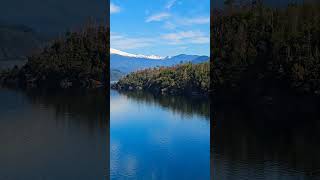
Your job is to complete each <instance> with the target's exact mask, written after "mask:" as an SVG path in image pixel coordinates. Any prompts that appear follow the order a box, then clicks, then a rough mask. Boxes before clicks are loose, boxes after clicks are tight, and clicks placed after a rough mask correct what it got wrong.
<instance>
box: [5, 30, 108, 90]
mask: <svg viewBox="0 0 320 180" xmlns="http://www.w3.org/2000/svg"><path fill="white" fill-rule="evenodd" d="M108 42H109V29H106V27H104V26H95V25H92V24H88V25H87V26H86V27H85V28H84V29H83V30H81V31H78V32H67V33H66V35H65V37H62V38H59V39H56V40H54V41H53V42H52V43H51V45H50V46H48V47H46V48H44V49H43V50H42V51H41V52H40V53H37V54H33V55H32V56H30V57H28V62H27V63H26V65H24V66H23V67H22V68H21V69H18V68H14V69H13V70H10V71H6V72H2V73H1V74H0V79H1V82H2V84H5V85H14V86H23V87H52V88H73V87H98V86H102V85H103V83H104V82H105V80H106V77H107V73H106V70H108V69H109V63H107V59H109V52H108V50H109V43H108Z"/></svg>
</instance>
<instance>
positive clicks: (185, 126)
mask: <svg viewBox="0 0 320 180" xmlns="http://www.w3.org/2000/svg"><path fill="white" fill-rule="evenodd" d="M110 103H111V114H110V118H111V121H110V125H111V129H110V131H111V132H110V133H111V144H110V146H111V152H110V153H111V155H110V156H111V157H110V164H111V176H110V177H111V179H168V180H170V179H209V176H210V168H209V167H210V151H209V149H210V148H209V147H210V145H209V138H210V122H209V115H208V112H209V111H208V108H209V106H208V103H207V102H206V100H202V101H201V100H200V99H193V101H192V100H191V99H189V100H187V99H183V97H157V96H153V95H151V94H147V93H143V92H131V93H118V92H116V91H111V99H110Z"/></svg>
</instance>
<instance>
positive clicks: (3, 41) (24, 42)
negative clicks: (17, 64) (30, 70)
mask: <svg viewBox="0 0 320 180" xmlns="http://www.w3.org/2000/svg"><path fill="white" fill-rule="evenodd" d="M42 42H43V39H42V37H40V35H39V34H38V33H36V32H35V31H34V30H33V29H31V28H30V27H27V26H24V25H8V24H0V61H4V60H5V61H8V60H19V59H22V60H23V59H26V56H29V55H31V54H32V52H33V51H35V50H37V49H38V48H40V47H41V44H42Z"/></svg>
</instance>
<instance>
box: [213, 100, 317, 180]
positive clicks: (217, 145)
mask: <svg viewBox="0 0 320 180" xmlns="http://www.w3.org/2000/svg"><path fill="white" fill-rule="evenodd" d="M300 102H302V101H300V100H297V103H300ZM288 103H289V102H288ZM301 104H302V107H301V108H297V109H288V110H287V111H286V110H285V108H286V106H278V107H274V109H273V108H269V107H267V108H257V107H234V106H230V107H227V108H226V107H224V108H221V109H215V110H214V114H213V118H214V120H213V123H212V129H211V131H212V138H211V148H212V149H211V150H212V152H211V153H212V156H211V157H212V159H211V162H212V166H211V171H212V174H213V179H214V180H247V179H248V180H251V179H252V180H316V179H320V121H319V120H320V118H319V117H320V116H319V112H320V111H318V110H316V109H312V108H311V107H307V104H304V103H300V105H301Z"/></svg>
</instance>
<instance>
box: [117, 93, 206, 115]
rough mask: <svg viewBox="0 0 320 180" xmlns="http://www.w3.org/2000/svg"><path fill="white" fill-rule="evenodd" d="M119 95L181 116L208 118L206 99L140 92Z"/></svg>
mask: <svg viewBox="0 0 320 180" xmlns="http://www.w3.org/2000/svg"><path fill="white" fill-rule="evenodd" d="M121 94H124V95H125V96H127V97H128V98H131V99H134V100H136V101H138V102H142V103H148V104H156V105H160V106H161V107H163V108H168V109H170V110H171V111H173V112H176V113H181V114H183V115H187V116H192V115H194V114H196V115H200V116H203V117H205V118H207V119H209V117H210V108H209V100H208V99H204V98H195V97H194V98H190V97H187V98H186V97H183V96H157V95H153V94H151V93H146V92H142V91H138V92H121Z"/></svg>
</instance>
